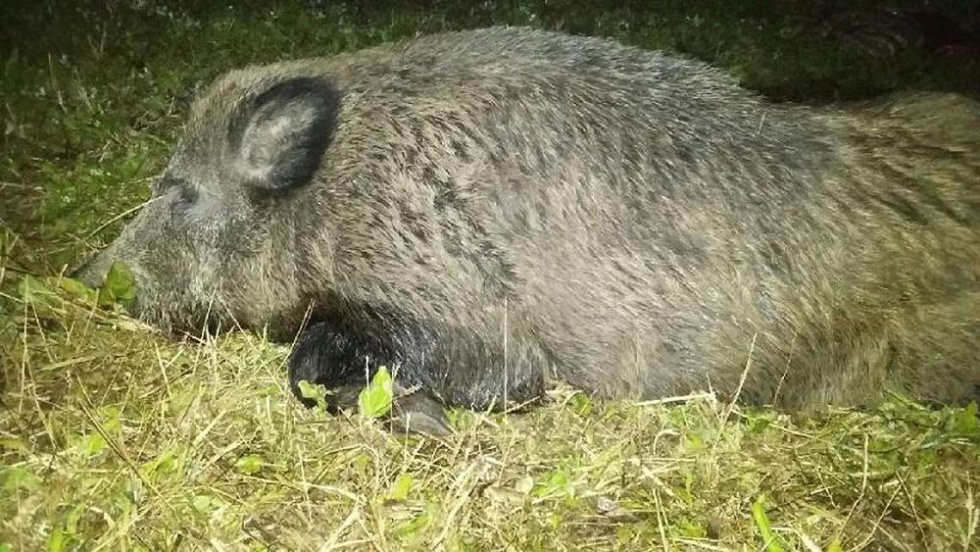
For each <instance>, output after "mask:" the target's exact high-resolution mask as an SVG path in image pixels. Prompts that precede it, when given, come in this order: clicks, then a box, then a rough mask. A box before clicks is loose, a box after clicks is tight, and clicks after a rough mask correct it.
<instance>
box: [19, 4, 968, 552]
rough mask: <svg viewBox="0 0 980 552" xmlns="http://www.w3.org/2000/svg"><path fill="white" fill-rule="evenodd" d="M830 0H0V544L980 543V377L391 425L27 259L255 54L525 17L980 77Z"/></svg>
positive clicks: (653, 43)
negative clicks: (939, 395) (820, 404)
mask: <svg viewBox="0 0 980 552" xmlns="http://www.w3.org/2000/svg"><path fill="white" fill-rule="evenodd" d="M133 4H134V5H135V3H133ZM830 4H831V3H830V2H817V3H814V2H811V3H802V2H793V1H790V0H786V1H784V2H779V3H772V2H761V1H747V2H740V3H737V4H733V3H731V2H723V1H721V0H717V1H700V2H687V3H682V2H666V1H660V2H638V1H630V0H625V1H623V0H620V1H617V2H612V1H607V0H602V1H598V2H584V1H571V0H561V1H544V0H540V1H531V0H527V1H519V2H503V1H491V2H483V3H479V4H476V3H472V4H464V3H450V2H446V1H437V0H430V1H429V2H416V3H411V2H407V1H394V0H388V1H383V2H379V3H376V4H374V7H372V8H365V7H363V6H358V5H357V4H355V3H347V4H345V3H326V2H323V3H321V5H320V7H319V8H317V9H316V10H313V9H311V8H309V7H308V6H306V4H302V3H299V4H296V5H286V4H283V3H275V4H268V3H261V2H257V1H255V2H245V3H240V4H237V5H236V6H237V7H228V6H227V5H226V4H222V3H217V2H204V1H191V0H185V1H182V2H171V3H168V6H169V7H168V8H163V7H161V6H162V4H159V3H153V2H145V3H143V4H142V7H140V8H134V7H129V6H128V5H127V4H125V3H122V2H109V3H102V2H95V1H94V0H93V1H79V0H76V1H73V2H67V3H66V2H58V3H57V6H58V8H57V9H55V8H54V6H55V3H54V2H27V1H25V0H10V1H8V2H6V3H5V4H4V8H3V9H4V10H5V11H4V14H3V17H0V54H2V56H3V58H2V59H0V62H2V64H3V65H2V69H0V70H2V73H0V74H2V79H0V94H2V102H3V105H2V108H3V115H2V117H3V119H4V134H3V136H2V142H0V144H2V151H3V155H0V226H2V227H0V261H2V262H0V389H2V394H0V459H2V463H0V497H2V500H0V550H18V551H19V550H53V551H55V550H75V549H84V550H104V549H107V550H116V549H118V550H154V551H155V550H176V549H181V550H185V549H217V550H240V549H245V550H266V549H296V550H332V549H341V548H343V549H356V550H402V549H420V550H430V549H440V548H441V549H449V550H459V549H464V550H484V549H486V550H491V549H492V550H499V549H507V550H578V549H595V550H612V549H617V550H620V549H621V550H677V549H680V550H769V551H777V550H826V551H833V550H859V549H871V550H978V549H980V428H978V424H977V415H976V409H975V407H973V408H972V409H970V408H966V409H952V408H949V409H942V410H928V409H925V408H923V407H921V406H919V405H916V404H913V403H908V402H906V401H902V400H900V399H898V398H896V399H895V400H893V401H890V402H889V403H887V404H885V405H883V406H881V407H880V408H877V409H875V410H873V411H863V412H859V411H852V410H829V411H826V412H821V413H815V414H813V415H810V416H789V415H787V414H785V413H779V412H776V411H772V410H766V409H743V408H732V407H731V406H730V405H727V404H720V403H718V402H717V401H716V400H714V398H713V397H712V396H711V395H709V394H705V395H698V396H695V397H692V398H690V399H689V400H687V401H683V402H678V403H676V404H637V403H629V402H605V403H599V402H593V401H591V400H589V399H588V398H587V397H585V396H583V395H581V394H579V393H576V392H575V391H574V390H571V389H567V388H564V387H561V386H558V387H557V388H556V389H555V391H554V392H553V401H552V404H550V405H548V406H546V407H544V408H539V409H536V410H534V411H532V412H530V413H528V414H523V415H511V416H500V415H484V414H477V413H471V412H454V413H453V418H454V423H455V424H456V427H457V428H459V433H458V435H456V436H454V437H452V438H450V439H447V440H435V439H419V438H406V437H392V436H390V435H388V434H387V433H386V432H385V431H384V430H383V428H381V427H379V425H378V424H377V423H371V422H369V421H367V420H364V419H361V418H359V417H357V416H353V417H339V418H334V417H330V416H327V415H325V414H324V413H322V412H319V411H316V410H311V411H307V410H305V409H303V408H302V407H300V406H299V405H298V403H297V402H296V401H295V400H293V399H292V398H291V397H290V396H289V393H288V391H287V389H286V388H285V370H284V366H283V363H284V360H285V355H286V349H285V348H283V347H281V346H277V345H273V344H270V343H268V342H267V341H266V340H264V339H263V338H262V336H261V335H255V334H231V335H227V336H223V337H220V338H216V339H211V340H208V341H206V342H203V343H189V342H185V343H180V342H174V341H172V340H168V339H165V338H163V337H162V336H159V335H157V334H156V333H155V332H153V331H152V330H151V329H149V328H145V327H143V326H142V325H140V324H139V323H137V322H135V321H132V320H130V319H128V318H127V317H125V315H123V314H121V312H120V310H119V309H118V308H114V307H110V308H107V309H106V308H97V306H96V304H95V303H94V302H93V300H92V299H91V298H88V297H86V296H84V295H81V296H80V295H77V294H75V293H73V292H72V291H71V290H65V289H57V290H56V289H53V288H57V285H56V283H57V282H55V285H52V284H51V283H50V282H49V283H48V284H47V285H46V286H42V285H39V283H38V282H39V281H38V280H37V279H35V278H32V277H30V276H51V275H56V274H59V273H60V272H61V271H62V270H63V268H64V266H65V265H66V264H69V263H71V262H73V261H74V260H75V259H77V258H78V257H79V255H81V254H83V253H85V252H86V251H88V250H90V249H92V248H95V247H98V246H99V245H101V244H104V243H105V242H106V241H107V240H109V239H111V237H112V236H113V235H114V234H115V233H116V232H118V230H119V228H120V224H121V222H120V221H116V222H111V223H109V224H106V222H107V221H112V220H113V219H114V217H115V216H117V215H119V214H120V213H123V212H125V211H126V210H127V209H129V208H131V207H132V206H133V205H135V204H137V203H138V202H139V201H140V200H141V199H143V198H145V197H146V195H147V193H148V186H147V184H148V182H149V180H150V179H152V177H153V175H154V174H155V173H156V172H158V171H159V170H160V169H161V168H162V166H163V164H164V163H165V162H166V159H167V156H168V154H169V151H170V148H171V147H172V145H173V143H174V139H175V137H176V136H177V133H178V132H179V127H180V124H181V122H182V120H183V116H184V112H185V108H186V105H187V102H188V100H189V98H190V97H191V96H192V94H193V90H194V89H195V88H196V86H198V85H199V84H200V83H202V82H206V81H207V80H208V79H210V78H211V77H213V76H214V75H216V74H218V73H220V72H222V71H224V70H226V69H228V68H230V67H232V66H236V65H240V64H243V63H249V62H264V61H271V60H274V59H279V58H290V57H300V56H307V55H322V54H329V53H332V52H336V51H340V50H347V49H353V48H359V47H364V46H368V45H370V44H375V43H378V42H380V41H383V40H389V39H394V38H398V37H404V36H410V35H412V34H414V33H415V32H418V31H434V30H440V29H449V28H463V27H475V26H481V25H486V24H491V23H521V24H531V25H536V26H541V27H547V28H562V29H565V30H567V31H570V32H580V33H593V34H604V35H610V36H615V37H617V38H619V39H621V40H624V41H626V42H630V43H634V44H640V45H643V46H646V47H650V48H664V49H668V50H672V51H676V52H684V53H688V54H690V55H694V56H696V57H699V58H702V59H706V60H708V61H711V62H714V63H716V64H718V65H720V66H722V67H725V68H726V69H728V70H730V71H731V72H733V73H734V74H736V75H738V76H739V77H740V78H741V79H742V81H743V82H744V83H745V84H746V86H749V87H751V88H754V89H756V90H759V91H762V92H764V93H766V94H768V95H770V96H772V97H774V98H777V99H792V100H801V101H812V102H823V101H828V100H833V99H836V98H856V97H866V96H868V95H871V94H876V93H880V92H884V91H887V90H892V89H897V88H902V87H908V88H944V89H951V90H960V91H964V92H967V93H973V94H977V92H978V90H977V87H980V64H978V62H977V61H976V60H975V59H974V60H970V59H963V58H937V57H934V56H929V55H926V54H923V53H922V52H921V51H918V50H916V49H909V50H903V51H900V52H898V53H896V54H895V55H894V56H892V57H889V58H888V59H885V60H882V59H880V58H878V57H874V56H869V55H865V54H863V53H861V52H860V51H856V50H851V51H848V50H845V49H842V48H839V47H837V46H835V44H834V43H833V42H830V41H826V40H822V39H820V33H819V30H818V23H819V18H820V16H821V14H822V13H823V12H822V11H821V10H823V9H824V8H825V7H826V6H828V5H830ZM364 5H367V4H366V3H365V4H364ZM963 6H966V4H963V5H962V6H958V5H956V4H955V3H953V2H946V3H945V9H947V10H950V11H951V12H953V13H956V14H957V16H958V17H959V18H960V19H963V20H966V19H968V18H969V17H974V16H975V15H976V12H977V10H976V8H970V7H968V6H967V7H963ZM957 10H959V11H957Z"/></svg>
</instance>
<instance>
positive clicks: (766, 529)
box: [752, 495, 783, 552]
mask: <svg viewBox="0 0 980 552" xmlns="http://www.w3.org/2000/svg"><path fill="white" fill-rule="evenodd" d="M764 501H765V495H760V496H759V498H758V499H756V501H755V504H753V505H752V518H753V519H754V520H755V526H756V527H758V528H759V534H761V535H762V539H763V540H764V541H765V544H766V550H768V551H769V552H783V547H782V546H780V545H779V541H778V540H777V539H776V533H774V532H773V531H772V524H770V523H769V516H767V515H766V509H765V507H764V506H763V502H764Z"/></svg>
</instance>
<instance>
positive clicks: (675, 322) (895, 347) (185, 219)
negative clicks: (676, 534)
mask: <svg viewBox="0 0 980 552" xmlns="http://www.w3.org/2000/svg"><path fill="white" fill-rule="evenodd" d="M978 128H980V108H978V106H977V104H976V103H975V102H973V101H971V100H969V99H966V98H963V97H960V96H956V95H950V94H920V95H908V96H901V97H891V98H886V99H883V100H880V101H878V102H875V103H868V104H862V105H852V106H846V107H842V108H806V107H800V106H789V105H774V104H771V103H768V102H766V101H764V100H763V99H761V98H759V97H757V96H756V95H754V94H752V93H749V92H747V91H745V90H743V89H742V88H740V87H739V86H738V85H737V84H736V83H735V82H734V81H733V80H732V79H731V78H730V77H728V76H726V75H724V74H723V73H721V72H720V71H717V70H715V69H712V68H710V67H708V66H706V65H704V64H702V63H699V62H695V61H692V60H688V59H684V58H679V57H672V56H667V55H664V54H661V53H656V52H649V51H644V50H640V49H636V48H631V47H626V46H623V45H620V44H617V43H615V42H612V41H609V40H603V39H597V38H586V37H573V36H568V35H563V34H559V33H550V32H544V31H536V30H530V29H520V28H509V29H506V28H490V29H482V30H475V31H464V32H458V33H445V34H438V35H432V36H427V37H422V38H418V39H414V40H409V41H404V42H400V43H396V44H387V45H382V46H379V47H376V48H372V49H368V50H363V51H360V52H356V53H351V54H345V55H340V56H335V57H332V58H329V59H313V60H301V61H293V62H284V63H279V64H274V65H267V66H261V67H249V68H245V69H242V70H237V71H233V72H231V73H228V74H226V75H225V76H223V77H221V78H219V79H218V80H217V81H216V82H215V83H214V84H213V85H212V86H211V87H210V89H209V90H208V91H207V92H206V93H205V94H204V95H203V96H202V97H201V98H200V99H199V100H198V101H196V102H195V104H194V105H193V107H192V109H191V114H190V118H189V122H188V123H187V128H186V131H185V133H184V135H183V137H182V139H181V140H180V142H179V144H178V145H177V147H176V152H175V154H174V156H173V158H172V160H171V162H170V164H169V165H168V167H167V169H166V171H165V173H164V174H163V175H162V176H161V178H160V179H159V180H158V181H157V183H156V184H155V185H154V189H153V196H152V199H151V201H150V203H149V204H148V205H147V206H146V207H145V208H144V209H143V210H142V211H141V212H140V214H139V215H138V216H137V217H136V219H135V220H133V221H132V222H131V223H130V224H129V225H128V226H127V227H126V228H125V229H124V231H123V233H122V235H121V236H120V237H119V238H118V239H117V240H116V241H115V242H114V243H113V244H112V245H111V246H110V247H109V248H108V249H107V250H106V251H105V252H104V253H103V254H102V255H100V256H99V257H98V258H97V259H96V260H95V261H93V262H91V263H89V264H88V265H87V266H86V267H85V268H84V269H83V270H82V271H81V273H80V274H81V276H82V277H83V278H84V279H86V280H88V281H90V282H92V283H97V282H98V280H99V278H100V277H101V275H102V274H103V273H104V272H105V270H106V268H107V267H108V265H109V263H111V262H112V261H113V260H121V261H124V262H126V263H127V264H128V265H129V266H130V267H131V268H132V270H133V271H134V273H135V275H136V278H137V284H138V301H137V303H136V305H135V306H134V312H135V313H136V314H138V315H139V316H141V317H143V318H145V319H146V320H148V321H150V322H151V323H155V324H158V325H160V326H161V327H165V328H168V329H172V330H194V329H200V328H201V327H203V326H205V325H211V326H220V327H224V328H228V327H232V326H235V327H244V328H262V327H266V328H267V329H268V330H269V331H270V332H271V333H270V335H272V336H273V337H275V338H277V339H281V340H284V341H288V340H290V339H291V338H292V337H293V336H294V335H296V333H297V332H299V331H300V330H301V327H303V323H304V320H305V319H306V316H307V315H309V319H308V320H309V324H308V326H306V329H305V330H303V331H302V333H301V335H300V336H299V339H298V342H297V344H296V347H295V348H294V350H293V352H292V355H291V359H290V378H291V383H292V384H293V389H294V392H295V390H296V385H297V383H298V381H299V380H302V379H306V380H308V381H312V382H315V383H323V384H324V385H326V386H327V387H328V388H330V389H333V390H335V391H336V392H337V393H338V394H337V395H336V396H335V397H334V398H333V399H330V400H332V402H333V404H334V406H336V407H344V406H347V405H349V404H350V403H351V402H352V400H353V397H354V396H355V395H354V393H355V392H356V390H357V389H358V388H359V386H361V385H363V383H364V381H365V367H367V368H368V371H370V370H371V369H373V368H374V367H376V366H378V365H382V364H383V365H387V366H389V367H391V366H393V365H396V364H397V365H398V366H399V371H398V374H397V377H396V380H397V382H399V384H400V385H398V386H396V387H398V388H399V389H405V390H408V391H414V393H413V394H412V395H410V396H408V397H405V398H404V399H402V400H401V404H402V407H403V408H402V409H403V410H404V411H405V412H406V413H409V414H413V415H415V416H416V422H415V424H416V425H415V427H417V428H421V429H422V430H423V431H431V432H438V431H441V430H444V429H445V425H444V420H442V418H441V414H440V413H439V410H438V407H439V405H441V404H448V405H453V406H463V407H469V408H477V409H484V408H500V407H502V406H504V405H505V404H507V405H512V404H518V403H522V402H526V401H533V400H536V399H537V398H539V397H541V395H542V393H543V391H544V388H545V380H546V379H547V378H548V377H549V376H554V377H557V378H560V379H563V380H565V381H567V382H569V383H570V384H572V385H573V386H576V387H578V388H580V389H583V390H585V391H587V392H590V393H594V394H597V395H600V396H606V397H642V398H657V397H665V396H670V395H684V394H687V393H690V392H692V391H697V390H703V389H708V388H710V389H713V390H715V391H717V392H719V393H721V394H722V395H723V396H732V395H734V394H735V393H736V391H737V390H738V391H739V393H740V395H739V396H740V398H741V399H742V400H744V401H746V402H751V403H774V404H778V405H781V406H784V407H787V408H799V407H807V406H813V405H823V404H849V405H855V404H870V403H873V402H875V401H877V400H879V399H880V398H881V397H882V396H883V394H884V393H886V392H887V391H897V392H902V393H907V394H909V395H911V396H914V397H916V398H919V399H922V400H927V401H939V402H943V403H956V402H961V401H965V400H970V399H975V398H978V385H980V347H978V345H977V344H978V343H980V281H978V275H980V233H978V225H980V147H978V146H980V143H978V142H980V141H978V139H977V136H978V134H977V130H976V129H978ZM746 368H748V369H747V370H746ZM743 375H744V381H743Z"/></svg>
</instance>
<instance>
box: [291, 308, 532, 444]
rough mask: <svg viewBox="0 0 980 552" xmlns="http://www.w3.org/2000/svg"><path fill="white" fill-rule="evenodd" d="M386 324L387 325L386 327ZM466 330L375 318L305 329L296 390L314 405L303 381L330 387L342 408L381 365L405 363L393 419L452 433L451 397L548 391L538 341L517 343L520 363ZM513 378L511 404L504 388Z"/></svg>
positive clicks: (488, 402)
mask: <svg viewBox="0 0 980 552" xmlns="http://www.w3.org/2000/svg"><path fill="white" fill-rule="evenodd" d="M379 327H380V328H386V331H381V332H379V331H378V329H379ZM460 334H461V332H458V331H457V332H448V331H432V330H427V331H424V330H415V331H411V330H406V329H405V328H404V327H401V328H399V329H394V328H392V327H391V325H390V324H387V325H384V324H380V323H379V324H372V325H371V327H370V329H368V330H364V331H357V332H355V331H351V330H349V329H346V328H342V327H341V326H340V325H338V324H334V323H331V322H319V323H317V324H314V325H313V326H311V327H309V328H308V329H307V330H305V331H304V332H303V333H302V334H301V335H300V338H299V341H298V342H297V344H296V347H295V348H294V349H293V352H292V354H291V356H290V359H289V382H290V387H291V389H292V392H293V394H294V395H295V396H296V397H297V398H298V399H299V400H300V401H301V402H302V403H303V404H305V405H306V406H308V407H311V406H313V405H315V404H316V403H315V401H313V400H311V399H309V398H304V397H302V396H301V394H300V391H299V382H300V381H301V380H306V381H308V382H310V383H314V384H321V385H323V386H324V387H326V388H327V390H328V391H329V393H330V395H329V396H328V397H327V403H328V404H327V407H328V410H329V411H331V412H333V413H336V412H338V411H340V410H346V409H350V408H352V407H355V406H356V405H357V397H358V394H359V393H360V391H361V389H363V388H364V386H365V384H366V383H367V381H368V379H369V378H370V377H372V376H373V374H374V372H375V371H376V369H377V367H379V366H388V367H389V368H391V367H392V366H398V370H397V372H396V373H395V378H394V379H395V384H394V386H393V395H394V399H395V400H394V403H395V404H394V405H393V408H392V414H393V421H394V422H395V423H396V426H398V427H399V428H400V429H406V430H408V431H412V432H416V433H428V434H436V435H440V434H446V433H450V432H451V429H450V428H449V423H448V421H447V419H446V416H445V413H444V411H443V405H447V406H460V407H466V408H472V409H493V410H500V409H501V408H503V407H505V406H510V405H513V404H519V403H528V402H532V401H535V400H538V399H540V398H541V397H542V396H543V394H544V377H543V376H544V374H543V371H542V370H541V369H540V368H541V366H544V364H543V362H541V361H543V360H544V358H543V354H542V353H541V352H540V351H539V350H537V349H536V348H534V347H525V348H523V349H522V348H521V347H520V346H519V345H515V346H513V347H511V348H510V350H509V351H508V353H507V357H508V359H510V360H511V364H512V366H510V367H509V369H508V370H507V371H506V374H505V370H503V369H502V368H501V366H503V365H504V364H503V362H502V359H503V351H502V349H498V348H497V347H496V346H494V345H487V344H485V343H483V342H482V341H480V340H478V339H476V338H475V337H473V336H470V337H468V338H467V337H465V336H463V335H460ZM505 382H506V387H507V405H504V404H503V401H502V400H500V399H501V395H502V394H503V393H502V391H503V388H504V385H505Z"/></svg>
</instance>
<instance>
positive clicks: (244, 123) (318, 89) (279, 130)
mask: <svg viewBox="0 0 980 552" xmlns="http://www.w3.org/2000/svg"><path fill="white" fill-rule="evenodd" d="M339 108H340V94H339V92H338V91H337V89H336V88H335V87H334V86H333V85H332V84H331V83H330V82H328V81H327V80H325V79H321V78H311V77H299V78H293V79H290V80H287V81H284V82H281V83H279V84H276V85H275V86H273V87H271V88H269V89H268V90H266V91H265V92H263V93H262V94H259V95H258V96H256V97H255V98H253V99H251V100H247V101H246V103H245V105H243V106H242V109H241V111H240V112H239V113H238V114H236V116H235V117H234V118H233V122H232V124H231V128H230V129H229V135H230V136H229V137H230V142H231V146H232V152H233V155H234V156H235V157H236V161H235V162H236V164H237V166H238V169H239V170H240V171H241V173H242V177H243V179H244V181H245V184H246V185H248V186H251V187H254V188H257V189H260V190H268V191H273V190H283V189H287V188H292V187H295V186H302V185H304V184H306V183H308V182H309V181H310V179H311V178H312V177H313V174H314V173H315V172H316V170H317V168H319V166H320V159H321V158H322V157H323V152H324V150H326V148H327V145H328V144H329V142H330V138H331V135H332V134H333V130H334V127H335V125H336V121H337V111H338V110H339Z"/></svg>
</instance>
